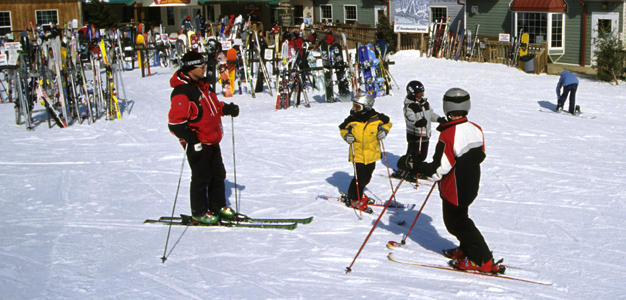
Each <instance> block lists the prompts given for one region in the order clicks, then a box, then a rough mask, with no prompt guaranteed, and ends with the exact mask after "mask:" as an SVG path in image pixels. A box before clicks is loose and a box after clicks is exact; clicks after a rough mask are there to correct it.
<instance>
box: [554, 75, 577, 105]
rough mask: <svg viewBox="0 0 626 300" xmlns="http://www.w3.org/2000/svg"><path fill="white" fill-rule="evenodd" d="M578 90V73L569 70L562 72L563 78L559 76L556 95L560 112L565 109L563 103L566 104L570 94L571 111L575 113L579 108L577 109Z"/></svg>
mask: <svg viewBox="0 0 626 300" xmlns="http://www.w3.org/2000/svg"><path fill="white" fill-rule="evenodd" d="M561 88H563V93H561ZM576 90H578V78H576V75H574V74H572V73H570V72H568V71H563V72H561V78H559V83H557V85H556V96H557V97H558V103H557V105H556V111H558V112H560V111H562V110H563V105H565V100H566V99H567V96H568V95H569V113H570V114H574V113H576V112H577V111H578V110H579V109H576Z"/></svg>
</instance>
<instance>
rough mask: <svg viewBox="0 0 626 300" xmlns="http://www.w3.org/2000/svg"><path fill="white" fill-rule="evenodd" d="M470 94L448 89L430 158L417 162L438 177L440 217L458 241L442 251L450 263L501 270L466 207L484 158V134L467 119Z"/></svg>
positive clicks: (471, 199)
mask: <svg viewBox="0 0 626 300" xmlns="http://www.w3.org/2000/svg"><path fill="white" fill-rule="evenodd" d="M470 107H471V105H470V95H469V93H468V92H467V91H465V90H463V89H460V88H452V89H449V90H448V91H447V92H446V93H445V95H444V96H443V111H444V112H445V114H446V116H447V117H448V122H446V123H443V124H441V125H440V126H439V127H438V128H437V130H439V131H440V132H441V134H440V135H439V141H438V142H437V146H436V148H435V154H434V155H433V161H432V162H430V163H426V162H422V163H420V164H418V165H417V166H416V168H417V171H418V172H419V173H420V174H425V175H428V176H432V178H433V179H434V180H436V181H438V186H439V195H440V196H441V199H442V200H443V201H442V202H443V204H442V206H443V221H444V224H445V226H446V229H447V230H448V232H450V233H451V234H452V235H454V236H455V237H456V238H457V239H458V240H459V242H460V246H459V247H458V248H455V249H449V250H444V251H443V253H444V255H446V256H447V257H449V258H452V260H451V261H450V265H451V266H453V267H454V268H457V269H460V270H473V271H479V272H486V273H502V272H503V271H504V269H501V268H500V266H499V265H497V264H495V263H494V262H493V256H492V254H491V251H490V250H489V247H488V246H487V243H486V242H485V239H484V238H483V236H482V234H481V233H480V231H479V230H478V228H476V225H475V224H474V222H473V221H472V220H471V219H470V218H469V216H468V208H469V206H470V204H472V202H474V199H476V196H477V195H478V186H479V183H480V163H482V162H483V160H485V157H486V155H485V143H484V135H483V131H482V129H481V128H480V126H478V125H476V124H474V123H472V122H470V121H469V120H468V118H467V115H468V113H469V110H470Z"/></svg>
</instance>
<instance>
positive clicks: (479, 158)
mask: <svg viewBox="0 0 626 300" xmlns="http://www.w3.org/2000/svg"><path fill="white" fill-rule="evenodd" d="M437 130H438V131H440V132H441V134H440V135H439V141H438V142H437V146H436V147H435V154H433V161H432V162H430V163H426V162H423V163H421V164H420V165H419V167H418V172H420V174H424V175H427V176H432V178H433V180H435V181H439V194H440V196H441V198H442V199H445V200H447V201H448V202H450V203H452V204H454V205H457V206H458V205H459V204H461V205H469V203H471V201H473V200H474V199H475V198H476V196H477V195H478V186H479V184H480V163H482V162H483V160H485V157H486V155H485V138H484V135H483V131H482V129H481V128H480V126H478V125H476V124H474V123H472V122H469V121H468V120H467V117H464V118H461V119H458V120H454V121H449V122H446V123H443V124H441V125H439V127H438V128H437Z"/></svg>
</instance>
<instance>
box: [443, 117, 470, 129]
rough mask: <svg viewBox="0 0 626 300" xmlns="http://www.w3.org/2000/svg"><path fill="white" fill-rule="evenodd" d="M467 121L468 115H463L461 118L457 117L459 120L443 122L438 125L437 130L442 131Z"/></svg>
mask: <svg viewBox="0 0 626 300" xmlns="http://www.w3.org/2000/svg"><path fill="white" fill-rule="evenodd" d="M467 121H468V120H467V117H463V118H460V119H457V120H453V121H448V122H445V123H441V124H440V125H439V126H437V131H439V132H442V131H444V130H446V129H448V128H449V127H452V126H456V125H459V124H461V123H465V122H467Z"/></svg>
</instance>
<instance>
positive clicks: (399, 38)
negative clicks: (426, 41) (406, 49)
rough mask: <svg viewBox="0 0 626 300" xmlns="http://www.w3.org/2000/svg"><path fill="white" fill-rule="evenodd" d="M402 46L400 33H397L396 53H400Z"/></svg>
mask: <svg viewBox="0 0 626 300" xmlns="http://www.w3.org/2000/svg"><path fill="white" fill-rule="evenodd" d="M401 44H402V32H398V41H397V43H396V52H398V51H400V48H401Z"/></svg>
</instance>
